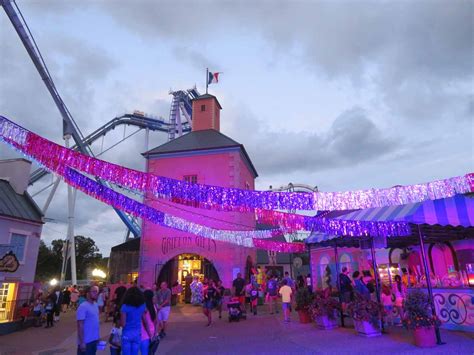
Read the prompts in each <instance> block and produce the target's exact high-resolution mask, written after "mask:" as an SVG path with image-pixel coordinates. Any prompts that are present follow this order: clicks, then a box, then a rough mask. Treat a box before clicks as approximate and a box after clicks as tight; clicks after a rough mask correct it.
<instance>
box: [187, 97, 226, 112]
mask: <svg viewBox="0 0 474 355" xmlns="http://www.w3.org/2000/svg"><path fill="white" fill-rule="evenodd" d="M212 98H213V99H215V100H216V102H217V104H218V105H219V108H220V109H221V110H222V106H221V104H220V102H219V100H217V97H215V96H214V95H211V94H202V95H199V96H198V97H196V98H194V99H192V100H191V101H196V100H201V99H212Z"/></svg>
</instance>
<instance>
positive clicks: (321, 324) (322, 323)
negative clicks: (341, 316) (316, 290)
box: [315, 316, 339, 330]
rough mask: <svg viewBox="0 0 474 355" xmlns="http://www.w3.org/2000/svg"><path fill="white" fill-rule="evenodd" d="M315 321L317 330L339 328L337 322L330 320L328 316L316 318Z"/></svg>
mask: <svg viewBox="0 0 474 355" xmlns="http://www.w3.org/2000/svg"><path fill="white" fill-rule="evenodd" d="M315 321H316V325H317V327H318V328H319V329H324V330H330V329H334V328H337V327H339V325H338V324H337V320H336V319H331V318H329V317H328V316H319V317H316V319H315Z"/></svg>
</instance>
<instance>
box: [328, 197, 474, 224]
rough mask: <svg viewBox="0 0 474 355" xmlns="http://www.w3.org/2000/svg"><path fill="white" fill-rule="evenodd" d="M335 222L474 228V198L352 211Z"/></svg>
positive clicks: (457, 198)
mask: <svg viewBox="0 0 474 355" xmlns="http://www.w3.org/2000/svg"><path fill="white" fill-rule="evenodd" d="M335 219H341V220H347V221H371V222H388V221H405V222H409V223H412V224H428V225H440V226H453V227H458V226H461V227H473V226H474V198H473V196H472V195H471V196H468V195H456V196H454V197H451V198H444V199H439V200H430V201H424V202H418V203H411V204H407V205H401V206H388V207H380V208H369V209H364V210H358V211H353V212H350V213H347V214H344V215H342V216H338V217H335Z"/></svg>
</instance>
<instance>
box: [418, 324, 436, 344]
mask: <svg viewBox="0 0 474 355" xmlns="http://www.w3.org/2000/svg"><path fill="white" fill-rule="evenodd" d="M413 338H414V339H415V345H416V346H419V347H420V348H432V347H434V346H436V335H435V331H434V328H433V327H429V328H425V327H421V328H417V329H415V330H413Z"/></svg>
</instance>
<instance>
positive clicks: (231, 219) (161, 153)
mask: <svg viewBox="0 0 474 355" xmlns="http://www.w3.org/2000/svg"><path fill="white" fill-rule="evenodd" d="M221 109H222V107H221V105H220V104H219V101H218V100H217V98H216V97H215V96H212V95H209V94H205V95H201V96H199V97H198V98H196V99H194V100H193V121H192V132H191V133H189V134H186V135H184V136H181V137H179V138H177V139H175V140H172V141H170V142H167V143H165V144H163V145H160V146H158V147H156V148H154V149H152V150H150V151H148V152H146V153H144V154H143V155H144V156H145V158H146V159H147V171H148V172H150V173H153V174H156V175H161V176H166V177H170V178H173V179H179V180H185V181H188V182H191V183H200V184H207V185H217V186H222V187H235V188H240V189H251V190H253V189H254V187H255V178H256V177H257V176H258V175H257V171H256V170H255V167H254V166H253V164H252V162H251V160H250V158H249V156H248V154H247V152H246V151H245V148H244V146H243V145H242V144H240V143H237V142H236V141H234V140H233V139H231V138H229V137H227V136H226V135H224V134H222V133H221V132H220V131H219V129H220V110H221ZM144 202H145V203H146V204H147V205H150V206H153V207H155V208H158V209H160V210H162V211H164V212H167V213H170V214H173V215H175V216H178V217H182V218H185V219H187V220H190V221H193V222H195V223H199V224H203V225H206V226H209V227H213V228H218V229H230V230H251V229H255V216H254V214H253V213H238V212H217V211H210V210H204V209H198V208H193V207H187V206H182V205H177V204H173V203H170V202H169V201H161V200H158V199H156V198H154V197H152V196H150V195H147V196H146V198H145V201H144ZM141 239H142V240H141V243H140V244H141V246H140V272H139V283H140V284H142V285H144V286H151V285H152V284H153V283H154V282H157V281H163V280H165V281H168V282H171V283H172V284H174V283H175V282H179V283H182V285H183V286H185V284H186V282H188V283H189V281H190V280H191V276H192V275H194V274H199V275H201V277H212V278H219V279H221V280H222V281H223V284H224V286H225V287H231V285H232V279H233V277H234V276H235V275H236V273H237V272H241V273H242V276H244V277H245V275H246V274H247V273H248V269H249V266H250V264H251V263H254V262H255V258H256V253H255V250H253V249H249V248H245V247H241V246H238V245H235V244H229V243H224V242H218V241H213V240H211V239H207V238H203V237H199V236H195V235H193V234H189V233H185V232H181V231H177V230H174V229H170V228H165V227H162V226H159V225H155V224H152V223H151V222H148V221H144V222H143V228H142V238H141Z"/></svg>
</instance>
